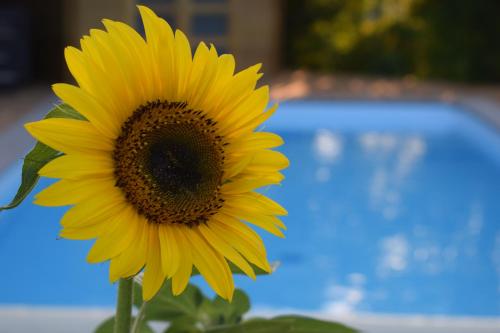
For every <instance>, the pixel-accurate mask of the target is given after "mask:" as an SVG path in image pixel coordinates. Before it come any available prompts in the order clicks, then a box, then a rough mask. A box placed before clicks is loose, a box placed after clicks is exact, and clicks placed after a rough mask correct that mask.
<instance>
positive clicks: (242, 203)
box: [226, 192, 288, 215]
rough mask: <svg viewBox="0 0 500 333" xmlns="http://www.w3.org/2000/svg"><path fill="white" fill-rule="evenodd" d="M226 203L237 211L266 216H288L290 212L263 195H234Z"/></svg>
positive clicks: (251, 193)
mask: <svg viewBox="0 0 500 333" xmlns="http://www.w3.org/2000/svg"><path fill="white" fill-rule="evenodd" d="M226 203H227V204H228V205H229V206H231V207H234V208H236V209H239V208H241V209H243V210H244V211H247V212H256V213H262V214H266V215H287V214H288V212H287V211H286V210H285V208H283V207H282V206H281V205H279V204H278V203H277V202H275V201H273V200H271V199H269V198H268V197H266V196H265V195H263V194H260V193H256V192H247V193H242V194H239V195H233V196H231V197H228V198H227V199H226Z"/></svg>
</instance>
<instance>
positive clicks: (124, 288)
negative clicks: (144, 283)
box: [114, 279, 134, 333]
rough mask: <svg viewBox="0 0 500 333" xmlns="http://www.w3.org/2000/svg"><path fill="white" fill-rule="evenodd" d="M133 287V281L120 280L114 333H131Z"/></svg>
mask: <svg viewBox="0 0 500 333" xmlns="http://www.w3.org/2000/svg"><path fill="white" fill-rule="evenodd" d="M133 285H134V280H133V279H120V281H119V283H118V299H117V301H116V316H115V327H114V333H130V323H131V319H132V301H133V299H132V297H133Z"/></svg>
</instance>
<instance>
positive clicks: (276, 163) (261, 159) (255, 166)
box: [244, 150, 290, 172]
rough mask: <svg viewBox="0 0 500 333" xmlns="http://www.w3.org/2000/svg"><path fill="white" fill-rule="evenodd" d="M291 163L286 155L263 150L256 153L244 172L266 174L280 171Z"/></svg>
mask: <svg viewBox="0 0 500 333" xmlns="http://www.w3.org/2000/svg"><path fill="white" fill-rule="evenodd" d="M289 164H290V162H289V161H288V158H286V156H285V155H283V154H282V153H280V152H278V151H274V150H261V151H258V152H256V153H255V154H254V155H253V157H252V160H251V162H250V163H248V164H247V165H246V169H245V170H244V171H247V172H265V171H278V170H282V169H285V168H287V167H288V166H289Z"/></svg>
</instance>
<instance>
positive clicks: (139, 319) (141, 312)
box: [132, 301, 146, 333]
mask: <svg viewBox="0 0 500 333" xmlns="http://www.w3.org/2000/svg"><path fill="white" fill-rule="evenodd" d="M145 310H146V302H145V301H144V302H142V304H141V307H140V308H139V313H137V317H135V320H134V324H133V325H132V333H139V330H140V327H141V326H140V325H141V322H142V318H143V317H144V311H145Z"/></svg>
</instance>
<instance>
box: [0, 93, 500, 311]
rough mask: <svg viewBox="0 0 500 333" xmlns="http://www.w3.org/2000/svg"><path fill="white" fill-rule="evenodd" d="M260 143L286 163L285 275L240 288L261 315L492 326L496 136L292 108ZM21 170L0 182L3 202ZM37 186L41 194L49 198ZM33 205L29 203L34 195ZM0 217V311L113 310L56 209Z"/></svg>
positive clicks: (459, 120)
mask: <svg viewBox="0 0 500 333" xmlns="http://www.w3.org/2000/svg"><path fill="white" fill-rule="evenodd" d="M266 129H269V130H273V131H277V132H279V133H280V134H281V135H282V136H283V138H284V139H285V142H286V145H285V146H283V147H282V148H281V150H282V151H283V152H285V154H286V155H287V156H288V157H289V158H290V161H291V166H290V168H289V169H287V170H285V175H286V177H287V178H286V180H285V181H284V183H283V185H282V186H281V187H277V188H270V189H264V191H266V193H267V194H269V195H270V196H271V197H273V198H275V199H276V200H277V201H279V202H280V203H282V204H283V205H284V206H285V207H287V209H288V210H289V216H288V217H285V222H286V223H287V226H288V231H287V233H286V234H287V238H286V239H284V240H283V239H277V238H273V237H272V236H268V235H266V234H264V233H262V235H263V237H264V239H265V242H266V244H267V247H268V250H269V257H270V259H271V260H278V261H280V262H281V266H280V267H279V268H278V270H277V271H276V272H275V273H274V274H273V275H272V276H267V277H261V278H260V279H258V280H257V282H253V281H251V280H250V279H246V278H243V277H239V278H237V286H238V287H240V288H243V289H245V290H246V291H247V292H248V293H249V294H250V296H251V298H252V301H253V303H254V306H256V307H257V308H261V309H281V308H293V309H298V310H303V311H321V312H325V313H332V314H346V313H352V312H355V313H357V312H363V313H365V312H368V313H399V314H423V315H429V314H439V315H451V316H464V315H466V316H500V205H499V204H498V200H499V198H500V135H499V134H498V133H497V132H495V130H494V129H493V128H490V127H488V125H486V124H483V123H482V122H481V121H480V120H478V119H476V118H474V117H473V116H472V115H470V114H468V113H466V112H464V111H462V110H460V109H458V108H456V107H454V106H451V105H445V104H438V103H402V102H390V103H385V102H354V101H353V102H331V101H296V102H287V103H284V104H282V105H281V107H280V111H279V112H278V113H277V115H276V116H275V117H274V118H272V119H271V121H270V122H269V123H268V125H267V127H266ZM18 178H19V165H15V166H12V167H11V168H10V169H9V170H7V171H6V172H5V173H3V174H2V175H1V176H0V189H1V192H2V193H1V194H0V199H2V202H5V201H7V198H8V194H9V193H12V192H14V191H15V189H16V186H17V185H18V183H17V182H18ZM48 182H49V180H42V181H41V184H39V186H46V185H47V183H48ZM35 192H37V190H35ZM30 202H31V198H28V200H26V201H25V202H24V203H23V204H22V206H21V207H19V208H18V209H16V210H13V211H7V212H4V213H1V214H0V265H1V266H2V274H0V284H1V285H2V286H9V287H8V288H2V289H1V293H0V304H2V305H21V304H27V305H35V306H42V305H43V306H46V305H49V306H79V307H80V306H83V307H95V306H109V307H112V306H114V302H115V294H114V289H115V287H114V286H111V285H110V284H109V282H108V280H107V265H106V264H101V265H89V264H87V263H86V262H85V256H86V252H87V250H88V248H89V247H90V245H91V242H79V241H68V240H64V239H57V234H58V230H59V224H58V221H59V218H60V217H61V215H62V214H63V212H64V210H65V209H58V208H43V207H37V206H35V205H33V204H31V203H30Z"/></svg>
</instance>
